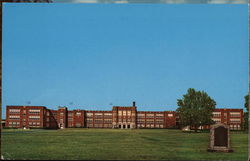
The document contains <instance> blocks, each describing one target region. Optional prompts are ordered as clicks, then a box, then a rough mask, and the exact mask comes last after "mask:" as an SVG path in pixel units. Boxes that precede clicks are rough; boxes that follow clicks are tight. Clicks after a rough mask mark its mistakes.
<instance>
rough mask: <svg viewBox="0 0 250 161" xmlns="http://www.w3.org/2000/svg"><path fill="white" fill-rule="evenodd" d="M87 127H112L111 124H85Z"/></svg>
mask: <svg viewBox="0 0 250 161" xmlns="http://www.w3.org/2000/svg"><path fill="white" fill-rule="evenodd" d="M87 127H97V128H98V127H99V128H103V127H104V128H105V127H106V128H108V127H112V124H94V125H93V124H87Z"/></svg>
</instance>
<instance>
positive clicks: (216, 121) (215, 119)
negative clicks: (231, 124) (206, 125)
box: [212, 118, 221, 123]
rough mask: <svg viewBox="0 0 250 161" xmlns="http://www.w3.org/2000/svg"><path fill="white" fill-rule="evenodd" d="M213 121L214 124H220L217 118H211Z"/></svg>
mask: <svg viewBox="0 0 250 161" xmlns="http://www.w3.org/2000/svg"><path fill="white" fill-rule="evenodd" d="M212 120H213V121H215V123H220V122H221V119H219V118H212Z"/></svg>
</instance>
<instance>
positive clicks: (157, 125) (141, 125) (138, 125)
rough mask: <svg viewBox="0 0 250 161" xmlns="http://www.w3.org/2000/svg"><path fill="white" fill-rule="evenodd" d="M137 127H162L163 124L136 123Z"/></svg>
mask: <svg viewBox="0 0 250 161" xmlns="http://www.w3.org/2000/svg"><path fill="white" fill-rule="evenodd" d="M137 127H138V128H163V125H162V124H156V125H155V126H154V124H146V126H145V124H137Z"/></svg>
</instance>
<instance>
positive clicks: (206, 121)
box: [177, 88, 216, 132]
mask: <svg viewBox="0 0 250 161" xmlns="http://www.w3.org/2000/svg"><path fill="white" fill-rule="evenodd" d="M177 105H178V106H179V107H178V109H177V112H178V114H179V118H180V124H181V126H191V127H194V128H195V132H196V131H197V129H198V127H199V126H202V125H211V124H213V123H214V121H213V120H212V119H211V118H212V112H213V110H214V109H215V106H216V102H215V101H214V100H213V99H212V98H210V97H209V96H208V94H207V93H206V92H204V91H196V90H195V89H193V88H189V89H188V90H187V94H185V95H183V98H182V99H177Z"/></svg>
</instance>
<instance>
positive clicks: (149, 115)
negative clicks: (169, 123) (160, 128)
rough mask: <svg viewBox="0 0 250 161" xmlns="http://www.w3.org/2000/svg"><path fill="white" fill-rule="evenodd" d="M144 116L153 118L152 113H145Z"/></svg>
mask: <svg viewBox="0 0 250 161" xmlns="http://www.w3.org/2000/svg"><path fill="white" fill-rule="evenodd" d="M146 117H147V118H153V117H154V114H146Z"/></svg>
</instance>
